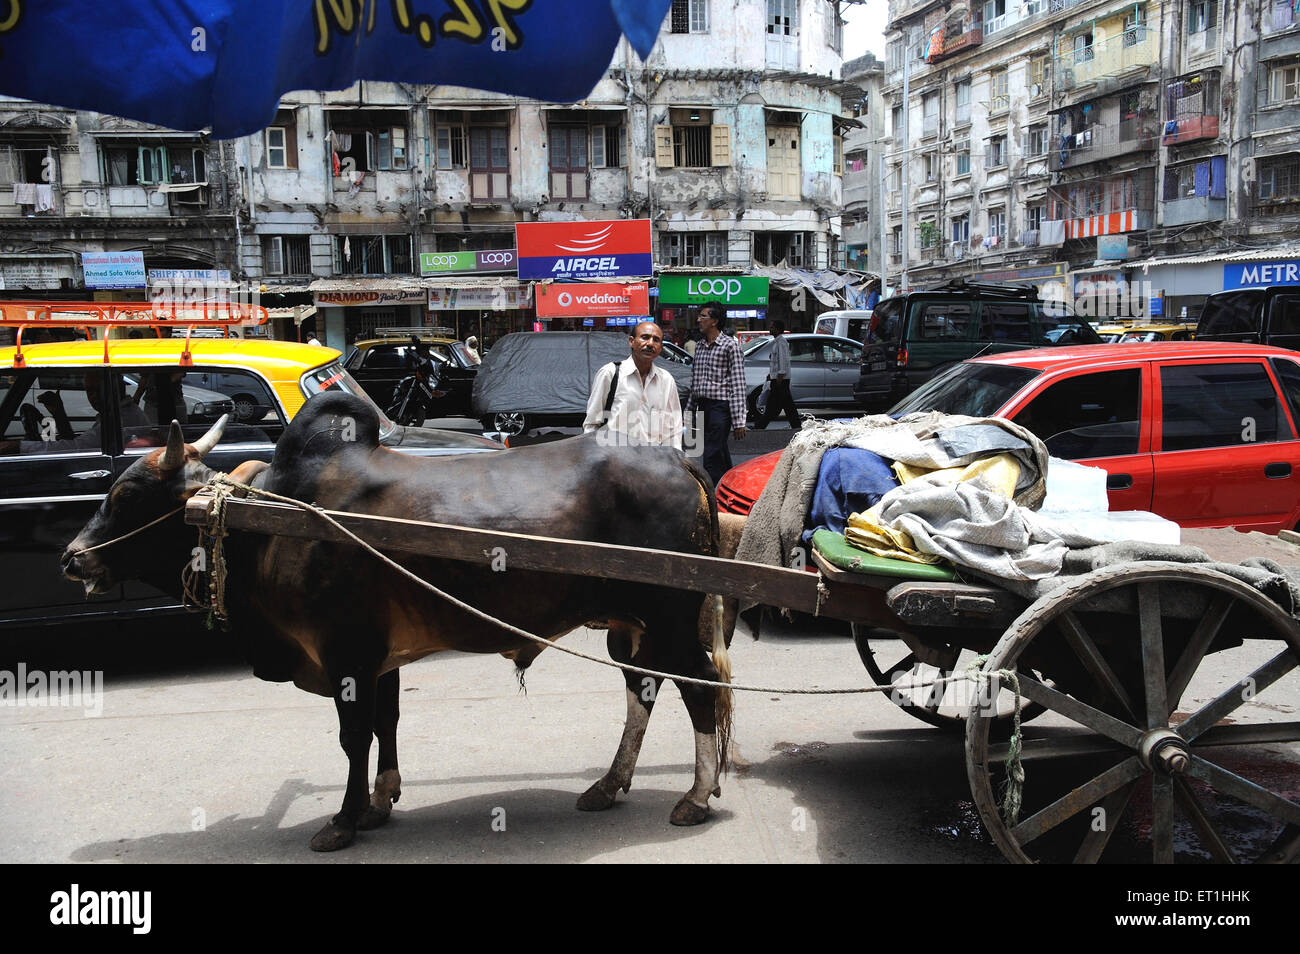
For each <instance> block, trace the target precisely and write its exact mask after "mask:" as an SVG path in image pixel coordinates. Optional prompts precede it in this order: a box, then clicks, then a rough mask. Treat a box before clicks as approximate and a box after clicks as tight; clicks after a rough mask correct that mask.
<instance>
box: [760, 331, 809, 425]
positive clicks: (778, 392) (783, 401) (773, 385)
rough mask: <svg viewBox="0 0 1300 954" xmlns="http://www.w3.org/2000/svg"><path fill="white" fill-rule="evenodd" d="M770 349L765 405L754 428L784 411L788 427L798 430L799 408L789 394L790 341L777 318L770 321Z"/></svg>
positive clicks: (766, 422)
mask: <svg viewBox="0 0 1300 954" xmlns="http://www.w3.org/2000/svg"><path fill="white" fill-rule="evenodd" d="M772 338H773V341H772V350H771V352H770V353H769V354H768V358H767V362H768V364H767V381H768V393H767V405H766V406H765V407H763V408H762V409H760V410H759V412H758V420H757V421H755V422H754V427H755V429H756V430H762V429H763V428H765V427H767V425H768V422H769V421H771V420H772V419H773V418H775V417H776V416H777V415H779V414H782V413H784V414H785V419H786V420H787V421H789V422H790V429H791V430H794V431H797V430H799V424H800V421H799V410H798V408H796V407H795V406H794V397H793V396H792V395H791V394H790V342H788V341H786V340H785V322H784V321H782V320H781V319H779V318H777V319H775V320H774V321H773V322H772Z"/></svg>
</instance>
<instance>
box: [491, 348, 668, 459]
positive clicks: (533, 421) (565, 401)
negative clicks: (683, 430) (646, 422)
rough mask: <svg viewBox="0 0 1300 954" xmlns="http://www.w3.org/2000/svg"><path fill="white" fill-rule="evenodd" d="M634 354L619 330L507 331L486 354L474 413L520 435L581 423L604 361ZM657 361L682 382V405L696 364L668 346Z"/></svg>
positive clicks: (493, 425)
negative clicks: (541, 428) (682, 357)
mask: <svg viewBox="0 0 1300 954" xmlns="http://www.w3.org/2000/svg"><path fill="white" fill-rule="evenodd" d="M630 354H631V349H630V347H629V345H628V336H627V334H626V333H621V332H617V331H546V332H535V331H521V332H517V333H515V334H511V335H506V336H505V337H503V338H501V339H500V340H499V341H497V343H496V344H494V345H493V346H492V348H491V350H490V351H488V353H487V354H485V355H484V356H483V363H482V364H481V365H480V366H479V371H478V377H476V378H475V379H474V397H473V407H474V416H475V417H477V418H479V420H481V421H482V422H483V426H484V427H485V428H487V429H488V430H491V431H501V432H503V433H506V434H518V433H521V432H522V431H525V430H531V429H533V428H537V427H581V426H582V421H583V418H584V417H586V414H587V399H588V397H589V396H590V395H591V382H592V379H593V378H594V377H595V376H596V372H597V371H599V370H600V368H601V366H602V365H606V364H609V363H610V362H611V361H622V360H623V359H625V358H627V357H628V355H630ZM655 364H656V366H658V367H660V368H662V369H664V370H665V371H667V372H668V373H669V374H671V375H672V376H673V378H674V380H676V382H677V395H678V397H679V398H680V399H681V402H682V407H685V406H686V399H687V397H689V396H690V393H691V368H690V366H689V365H688V364H686V363H685V360H684V359H681V358H679V357H677V356H675V355H673V356H670V355H669V353H668V350H667V349H665V350H664V352H663V354H661V355H660V356H659V358H657V359H656V360H655Z"/></svg>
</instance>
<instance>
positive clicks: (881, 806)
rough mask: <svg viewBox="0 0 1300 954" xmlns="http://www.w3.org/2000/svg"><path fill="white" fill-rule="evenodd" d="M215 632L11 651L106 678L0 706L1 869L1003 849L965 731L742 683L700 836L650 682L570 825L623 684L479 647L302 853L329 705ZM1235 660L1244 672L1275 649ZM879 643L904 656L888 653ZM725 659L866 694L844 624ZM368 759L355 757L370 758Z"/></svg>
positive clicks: (444, 670)
mask: <svg viewBox="0 0 1300 954" xmlns="http://www.w3.org/2000/svg"><path fill="white" fill-rule="evenodd" d="M101 629H105V628H103V627H101ZM224 640H228V637H225V636H222V635H220V634H209V633H206V632H205V631H203V630H201V629H199V628H198V627H197V626H193V625H185V626H180V625H177V624H172V625H170V626H159V627H158V628H157V631H156V632H154V633H151V634H149V635H148V636H147V637H146V636H142V635H140V634H138V633H136V632H132V633H130V634H128V633H126V632H107V631H104V632H98V631H96V632H89V633H86V634H84V636H83V638H81V639H80V640H78V639H75V638H74V637H73V636H72V635H71V634H68V633H67V632H66V631H65V632H60V631H56V630H50V631H47V632H43V633H41V634H37V636H35V637H33V638H32V639H30V640H29V641H27V642H25V643H24V642H22V641H18V642H14V641H12V640H11V641H8V642H6V644H5V650H6V657H7V658H6V659H5V660H4V661H0V669H10V670H12V669H13V667H14V666H15V665H16V664H17V663H18V662H23V663H24V664H25V665H26V666H27V668H28V671H29V672H30V671H34V670H36V669H41V668H42V667H44V668H45V669H46V670H50V669H55V668H60V667H64V668H73V667H86V668H90V667H95V666H103V667H104V668H105V669H106V670H107V671H106V673H105V677H104V678H105V682H104V694H103V698H102V703H103V711H102V714H101V715H99V716H98V717H87V716H86V715H84V714H83V712H82V711H81V710H79V709H72V708H33V707H7V706H0V751H3V752H4V753H5V759H4V762H3V766H2V767H0V808H2V809H3V810H2V811H0V861H3V862H126V863H157V862H312V863H324V864H333V863H348V862H384V861H399V862H482V861H487V862H684V863H701V864H715V863H718V862H807V863H826V862H831V863H833V862H880V863H895V862H921V863H954V862H996V861H1000V858H1001V856H1000V855H999V853H998V852H997V851H996V849H995V848H994V847H993V846H992V844H991V843H990V841H989V839H988V837H987V835H985V834H984V832H983V830H982V828H981V826H980V822H979V819H978V815H977V813H976V811H975V809H974V807H973V804H972V800H971V796H970V793H969V789H968V783H967V779H966V769H965V763H964V755H963V747H962V741H961V737H960V736H954V735H951V734H946V733H944V732H941V731H939V730H936V729H932V728H929V727H927V726H925V725H923V724H922V723H920V722H918V721H915V720H914V719H912V718H911V717H910V716H909V715H907V713H906V712H905V711H904V710H903V709H901V708H899V707H897V706H895V705H894V704H892V703H891V702H890V701H889V700H888V699H887V698H886V697H884V696H881V695H871V696H862V695H852V696H817V695H784V694H777V693H773V692H761V693H739V694H738V697H737V705H736V720H735V721H736V747H735V767H734V769H733V771H732V772H731V774H730V775H728V776H727V777H725V778H724V779H723V780H722V783H721V784H722V797H721V798H720V799H714V800H713V806H714V807H713V813H712V816H711V817H710V819H709V821H708V822H707V823H706V824H704V825H702V826H699V827H694V828H675V827H673V826H671V825H670V824H669V823H668V816H669V813H670V812H671V810H672V807H673V805H674V804H675V802H676V801H677V799H678V798H679V797H680V796H681V794H682V793H683V792H685V791H686V789H687V788H688V787H689V786H690V783H691V773H692V763H693V746H692V734H691V727H690V722H689V720H688V719H687V716H686V712H685V709H684V707H683V706H682V705H681V704H680V700H679V698H677V693H676V690H675V689H672V688H666V689H665V690H664V693H663V695H662V697H661V699H660V701H659V704H658V705H657V707H656V709H655V711H654V715H653V718H652V720H651V723H650V728H649V731H648V733H647V735H646V739H645V744H644V748H643V751H642V754H641V758H640V762H639V768H638V770H637V773H636V777H635V779H634V781H633V786H632V790H631V793H630V794H629V795H626V796H624V795H622V794H620V796H619V799H618V802H617V803H616V805H615V806H614V807H613V808H612V809H611V810H609V811H607V812H602V813H595V814H587V813H582V812H578V811H576V810H575V808H574V802H575V800H576V799H577V797H578V795H580V794H581V793H582V792H583V791H584V790H585V789H586V788H587V787H588V786H589V785H590V784H591V783H592V782H594V781H595V780H596V779H597V778H599V777H600V776H601V775H602V774H603V772H604V771H605V769H606V768H607V766H608V765H609V762H610V759H611V758H612V756H613V753H614V750H615V747H616V745H617V743H618V739H619V735H620V732H621V729H622V723H623V713H624V701H623V688H622V679H621V677H620V676H619V675H618V674H617V673H615V672H613V671H612V670H610V669H607V668H604V667H601V666H599V665H597V664H595V663H593V662H589V661H585V660H581V659H577V658H573V657H570V656H567V655H564V654H562V653H560V652H557V651H554V650H551V651H548V652H546V653H544V654H543V655H542V656H541V657H540V658H539V659H538V660H537V662H536V663H535V664H534V665H533V667H532V668H531V670H530V671H529V673H528V676H527V683H526V685H527V691H526V692H521V691H520V688H519V686H518V684H517V683H516V680H515V676H514V672H513V667H512V665H511V664H510V663H508V662H507V661H505V660H503V659H501V658H500V657H497V656H471V655H462V654H455V653H446V654H441V655H439V656H435V657H430V658H428V659H425V660H421V661H419V662H417V663H413V664H411V665H409V666H407V667H405V668H403V669H402V670H401V673H402V675H401V679H402V693H401V701H402V722H401V729H400V733H399V751H400V760H401V770H402V776H403V790H402V791H403V794H402V798H401V801H400V802H399V803H398V805H397V807H396V809H395V811H394V814H393V818H392V820H391V821H390V823H389V824H388V826H387V827H385V828H383V829H381V830H379V831H373V832H362V833H360V834H359V835H358V838H357V842H356V843H355V844H354V845H353V846H352V847H351V848H349V849H347V850H346V851H343V852H339V853H336V854H331V855H318V854H314V853H312V852H311V851H309V850H308V847H307V843H308V841H309V839H310V838H311V836H312V834H314V833H315V832H316V830H317V829H318V828H319V827H320V826H321V825H322V824H323V823H324V821H325V820H326V819H327V818H328V817H329V816H330V815H332V814H333V813H334V812H335V811H337V809H338V806H339V803H340V800H341V798H342V787H343V783H344V780H345V777H346V763H345V760H344V757H343V754H342V752H341V751H340V749H339V747H338V743H337V736H338V726H337V722H336V720H335V715H334V707H333V705H332V704H331V703H330V701H329V700H327V699H324V698H320V697H317V696H312V695H308V694H306V693H303V692H301V691H299V690H297V689H295V688H294V687H292V686H291V685H282V684H272V683H266V682H261V681H259V680H257V679H256V678H254V677H253V676H252V675H251V674H250V673H249V672H248V670H247V669H246V668H245V667H244V666H242V665H241V664H239V663H238V662H237V661H236V660H237V659H238V656H239V653H238V648H237V647H236V646H234V645H231V644H230V643H229V642H224ZM563 644H564V645H568V646H573V647H576V648H579V649H583V650H586V651H588V652H591V653H594V654H597V655H601V656H603V655H604V639H603V635H602V634H600V633H597V632H593V631H590V630H580V631H578V632H577V633H574V634H572V635H571V636H569V637H566V639H565V640H564V641H563ZM1251 651H1252V652H1253V653H1254V656H1255V657H1258V659H1259V660H1261V661H1262V660H1263V659H1266V658H1267V655H1268V654H1271V652H1272V651H1274V650H1273V649H1272V648H1270V647H1268V646H1260V647H1259V648H1258V649H1253V650H1251ZM882 652H884V653H885V654H888V655H893V656H901V655H902V654H903V650H902V648H901V644H899V643H897V642H896V641H894V640H889V641H887V645H885V647H884V649H883V650H882ZM732 658H733V663H734V672H735V679H736V681H737V682H738V683H749V684H758V685H763V686H767V687H776V688H785V687H801V688H815V687H838V688H849V687H862V686H865V685H868V678H867V675H866V673H865V671H864V670H863V668H862V666H861V664H860V662H859V660H858V658H857V654H856V652H855V650H854V647H853V644H852V641H851V640H850V639H849V638H847V636H846V635H845V628H844V627H843V626H842V625H840V624H824V623H822V622H817V621H808V620H804V621H803V622H801V623H798V624H783V625H781V626H778V627H775V628H773V627H765V629H764V632H763V633H762V639H761V640H759V641H757V642H756V641H754V640H752V639H751V638H750V637H749V636H748V635H744V634H738V635H737V637H736V640H735V642H734V643H733V646H732ZM1215 658H1217V657H1215ZM1255 664H1256V663H1255V661H1254V659H1253V658H1252V659H1251V660H1247V663H1246V665H1245V667H1244V668H1243V665H1242V664H1241V662H1240V661H1238V662H1237V664H1236V665H1235V666H1225V667H1223V668H1222V669H1221V670H1217V669H1216V670H1214V671H1212V672H1208V673H1206V674H1204V676H1203V675H1202V674H1198V677H1197V681H1196V682H1194V683H1193V685H1192V686H1191V688H1190V689H1189V697H1188V699H1186V700H1185V702H1186V701H1190V700H1192V699H1209V698H1212V697H1213V696H1214V695H1215V694H1217V692H1218V691H1220V689H1221V688H1222V686H1223V685H1230V684H1232V681H1233V680H1235V679H1237V678H1239V677H1240V674H1241V673H1242V672H1243V671H1246V672H1248V671H1250V668H1253V666H1254V665H1255ZM1287 679H1288V680H1289V683H1288V685H1287V686H1286V687H1284V688H1283V689H1282V690H1281V692H1280V694H1279V693H1278V692H1277V691H1273V690H1270V695H1269V701H1268V706H1267V707H1263V708H1258V710H1257V711H1258V713H1263V715H1264V717H1265V718H1266V719H1278V720H1286V719H1290V718H1294V714H1293V713H1294V712H1295V711H1296V707H1297V706H1300V676H1298V674H1296V673H1292V674H1290V675H1289V676H1288V677H1287ZM1270 707H1271V708H1270ZM1288 713H1291V714H1288ZM1037 726H1038V723H1035V727H1037ZM1049 731H1050V726H1049ZM1271 750H1276V751H1270V753H1269V754H1267V756H1266V758H1265V761H1269V760H1272V761H1271V762H1270V763H1269V764H1270V765H1272V766H1273V768H1272V769H1270V771H1273V770H1277V771H1278V772H1280V773H1281V777H1287V776H1288V775H1289V777H1290V778H1292V779H1294V778H1295V777H1296V771H1297V763H1300V752H1297V747H1296V746H1273V747H1271ZM374 758H375V754H374V752H373V750H372V754H371V760H372V761H371V764H372V765H373V764H374ZM1274 763H1275V764H1274ZM1030 771H1031V777H1032V773H1033V771H1034V769H1033V768H1031V770H1030ZM372 775H373V772H372ZM1269 837H1270V838H1271V837H1272V836H1271V835H1270V836H1269Z"/></svg>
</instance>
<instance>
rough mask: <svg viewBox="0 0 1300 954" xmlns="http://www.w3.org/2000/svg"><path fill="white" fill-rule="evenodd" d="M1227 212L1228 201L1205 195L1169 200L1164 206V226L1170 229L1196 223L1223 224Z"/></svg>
mask: <svg viewBox="0 0 1300 954" xmlns="http://www.w3.org/2000/svg"><path fill="white" fill-rule="evenodd" d="M1227 211H1228V200H1227V199H1212V198H1210V197H1209V196H1204V195H1194V196H1188V197H1187V198H1184V199H1169V200H1168V201H1166V202H1165V203H1164V206H1163V213H1164V224H1165V227H1166V228H1169V227H1172V226H1175V225H1191V224H1193V223H1195V222H1222V221H1223V219H1224V216H1225V215H1226V214H1227Z"/></svg>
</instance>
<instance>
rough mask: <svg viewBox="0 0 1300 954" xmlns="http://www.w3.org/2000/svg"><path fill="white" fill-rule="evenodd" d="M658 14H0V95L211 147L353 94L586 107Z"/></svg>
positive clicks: (408, 1)
mask: <svg viewBox="0 0 1300 954" xmlns="http://www.w3.org/2000/svg"><path fill="white" fill-rule="evenodd" d="M671 2H672V0H0V93H3V94H5V95H8V96H18V97H21V98H23V99H30V100H34V101H36V102H38V103H48V104H51V105H55V106H65V107H69V108H74V109H88V110H94V111H96V112H102V113H110V114H112V115H116V116H125V117H127V118H130V119H137V120H143V121H145V122H149V123H154V124H156V125H159V126H166V127H168V128H170V129H182V130H197V129H211V131H212V135H213V136H214V137H215V138H218V139H226V138H231V137H235V136H245V135H248V134H249V133H253V132H256V131H257V130H259V129H262V128H263V127H265V126H267V125H269V124H270V122H271V120H272V119H273V118H274V116H275V108H276V104H277V103H278V102H279V99H280V96H281V94H283V93H286V92H289V91H291V90H338V89H347V88H348V87H350V86H351V85H352V84H353V83H354V82H356V81H357V80H359V79H360V80H390V81H396V82H405V83H419V84H436V85H452V86H467V87H471V88H474V89H482V90H487V91H490V92H496V93H503V94H506V95H510V96H527V97H530V98H533V99H541V100H548V101H552V102H576V101H577V100H580V99H583V98H585V97H586V96H587V95H588V94H589V93H590V92H591V90H592V89H593V88H594V87H595V85H596V83H597V82H599V81H600V79H601V77H602V76H603V75H604V73H605V71H606V69H608V68H609V66H610V59H611V57H612V55H613V52H614V48H615V46H616V45H617V43H618V40H619V37H620V36H621V35H622V34H626V35H627V37H628V40H629V41H630V42H631V44H632V46H633V48H634V49H635V50H636V51H637V53H638V54H639V55H640V56H641V57H642V58H645V57H647V56H648V55H649V53H650V50H651V48H652V47H653V46H654V42H655V38H656V37H657V36H658V33H659V27H660V25H661V24H662V22H663V18H664V15H665V14H666V13H667V12H668V8H669V6H670V5H671Z"/></svg>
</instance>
